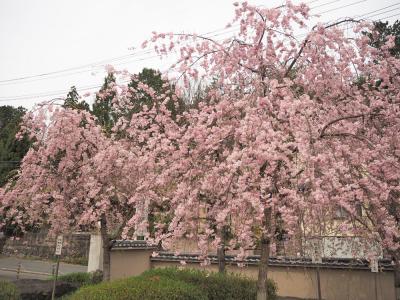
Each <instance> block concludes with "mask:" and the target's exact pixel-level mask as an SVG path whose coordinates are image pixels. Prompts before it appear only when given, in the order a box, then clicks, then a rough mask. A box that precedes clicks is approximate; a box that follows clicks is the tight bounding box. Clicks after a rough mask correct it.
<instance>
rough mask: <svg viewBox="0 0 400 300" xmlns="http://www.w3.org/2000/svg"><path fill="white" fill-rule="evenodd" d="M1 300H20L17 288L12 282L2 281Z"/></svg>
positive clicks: (0, 287)
mask: <svg viewBox="0 0 400 300" xmlns="http://www.w3.org/2000/svg"><path fill="white" fill-rule="evenodd" d="M0 299H7V300H19V292H18V289H17V287H16V286H15V285H14V284H12V283H11V282H7V281H2V280H1V281H0Z"/></svg>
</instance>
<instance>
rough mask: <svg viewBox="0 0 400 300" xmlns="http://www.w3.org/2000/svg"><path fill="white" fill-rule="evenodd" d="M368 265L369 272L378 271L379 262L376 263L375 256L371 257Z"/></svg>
mask: <svg viewBox="0 0 400 300" xmlns="http://www.w3.org/2000/svg"><path fill="white" fill-rule="evenodd" d="M370 267H371V272H373V273H378V272H379V264H378V258H377V257H374V258H372V259H371V262H370Z"/></svg>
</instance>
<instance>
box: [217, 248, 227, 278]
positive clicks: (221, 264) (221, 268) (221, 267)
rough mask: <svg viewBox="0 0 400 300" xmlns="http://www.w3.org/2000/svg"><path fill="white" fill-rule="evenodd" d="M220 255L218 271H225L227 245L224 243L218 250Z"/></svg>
mask: <svg viewBox="0 0 400 300" xmlns="http://www.w3.org/2000/svg"><path fill="white" fill-rule="evenodd" d="M217 256H218V272H219V273H225V246H224V245H222V246H221V247H219V248H218V250H217Z"/></svg>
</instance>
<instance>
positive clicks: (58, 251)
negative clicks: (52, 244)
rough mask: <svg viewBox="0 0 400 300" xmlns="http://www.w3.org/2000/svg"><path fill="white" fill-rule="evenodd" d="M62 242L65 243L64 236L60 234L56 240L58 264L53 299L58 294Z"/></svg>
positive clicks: (52, 299)
mask: <svg viewBox="0 0 400 300" xmlns="http://www.w3.org/2000/svg"><path fill="white" fill-rule="evenodd" d="M62 244H63V236H62V235H59V236H57V242H56V253H55V255H56V257H57V264H56V274H55V276H54V279H53V291H52V293H51V300H54V299H55V295H56V285H57V278H58V269H59V268H60V256H61V249H62Z"/></svg>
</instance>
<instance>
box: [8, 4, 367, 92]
mask: <svg viewBox="0 0 400 300" xmlns="http://www.w3.org/2000/svg"><path fill="white" fill-rule="evenodd" d="M318 1H320V0H314V1H309V2H307V4H311V3H315V2H318ZM338 1H341V0H335V1H331V2H328V3H324V4H321V5H318V6H324V5H328V4H331V3H335V2H338ZM363 1H366V0H363ZM314 8H315V7H314ZM340 8H342V7H339V8H337V9H340ZM311 9H313V8H311ZM333 10H336V9H333ZM321 14H322V13H321ZM236 28H239V26H236ZM233 31H234V30H232V28H226V27H224V28H220V29H216V30H213V31H210V32H207V33H205V34H202V36H208V35H210V34H213V33H217V32H220V33H219V34H217V35H214V36H218V35H223V34H226V33H229V32H233ZM210 37H213V36H210ZM151 53H154V51H153V50H143V51H137V52H134V53H131V54H127V55H123V56H117V57H113V58H110V59H103V60H100V61H96V62H92V63H88V64H84V65H81V66H75V67H70V68H65V69H61V70H56V71H52V72H45V73H41V74H36V75H28V76H21V77H16V78H11V79H4V80H0V86H3V85H9V84H16V83H29V82H34V81H37V80H43V79H50V78H59V77H63V76H71V75H75V74H81V73H86V72H89V71H95V70H99V69H102V68H104V66H105V65H107V64H112V63H113V62H119V61H122V60H127V61H126V63H128V62H132V61H131V60H130V59H132V58H134V57H136V56H141V55H146V54H151ZM150 58H153V57H150ZM121 64H123V63H122V62H121V63H117V64H114V65H121ZM81 69H85V70H81ZM74 71H75V72H74ZM64 73H66V74H64ZM58 74H61V75H58ZM52 75H56V76H52ZM50 76H51V77H50ZM29 79H31V80H29ZM33 79H34V80H33Z"/></svg>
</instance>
